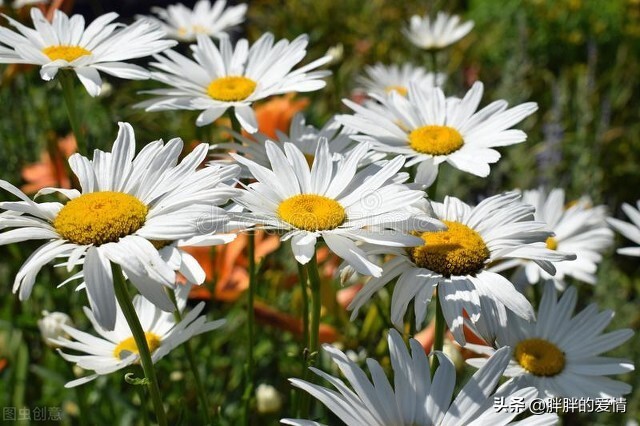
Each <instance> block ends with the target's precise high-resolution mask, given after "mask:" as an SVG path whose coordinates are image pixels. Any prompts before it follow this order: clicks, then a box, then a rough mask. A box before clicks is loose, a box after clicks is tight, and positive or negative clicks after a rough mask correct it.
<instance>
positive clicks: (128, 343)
mask: <svg viewBox="0 0 640 426" xmlns="http://www.w3.org/2000/svg"><path fill="white" fill-rule="evenodd" d="M144 338H145V339H146V340H147V346H149V352H150V353H151V354H153V352H154V351H155V350H156V349H158V347H159V346H160V337H158V335H156V334H154V333H151V332H147V333H144ZM139 353H140V352H139V351H138V345H136V341H135V339H134V338H133V336H131V337H129V338H127V339H124V340H123V341H122V342H120V343H118V346H116V348H115V349H114V350H113V356H115V357H116V358H119V359H124V358H126V357H127V356H129V355H130V354H139Z"/></svg>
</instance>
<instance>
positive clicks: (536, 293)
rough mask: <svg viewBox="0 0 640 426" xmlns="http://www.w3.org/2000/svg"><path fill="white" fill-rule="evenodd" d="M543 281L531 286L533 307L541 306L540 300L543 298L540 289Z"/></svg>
mask: <svg viewBox="0 0 640 426" xmlns="http://www.w3.org/2000/svg"><path fill="white" fill-rule="evenodd" d="M541 285H542V284H541V283H537V284H534V285H532V286H531V289H532V291H533V307H534V308H536V310H537V309H538V307H539V306H540V301H541V300H542V291H541V290H540V287H541Z"/></svg>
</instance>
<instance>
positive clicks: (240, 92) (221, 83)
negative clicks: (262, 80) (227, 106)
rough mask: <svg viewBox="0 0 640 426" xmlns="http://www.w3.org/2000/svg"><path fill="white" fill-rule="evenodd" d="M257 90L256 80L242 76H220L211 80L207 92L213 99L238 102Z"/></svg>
mask: <svg viewBox="0 0 640 426" xmlns="http://www.w3.org/2000/svg"><path fill="white" fill-rule="evenodd" d="M254 90H256V82H255V81H253V80H251V79H249V78H246V77H242V76H237V77H220V78H217V79H215V80H213V81H212V82H211V84H209V87H207V93H208V94H209V96H211V97H212V98H213V99H215V100H218V101H224V102H236V101H242V100H245V99H247V98H248V97H249V96H250V95H251V94H252V93H253V91H254Z"/></svg>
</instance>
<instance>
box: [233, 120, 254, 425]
mask: <svg viewBox="0 0 640 426" xmlns="http://www.w3.org/2000/svg"><path fill="white" fill-rule="evenodd" d="M227 115H228V116H229V120H231V128H232V129H233V130H234V131H235V132H236V133H242V127H241V126H240V122H239V121H238V119H237V118H236V116H235V114H234V113H233V110H232V109H229V110H227ZM247 236H248V243H247V257H248V259H249V290H248V300H247V334H248V336H247V341H248V343H249V347H248V350H247V363H246V364H245V378H246V383H245V388H244V394H243V395H242V400H243V402H244V422H243V423H244V424H246V425H249V424H250V422H251V399H252V396H253V372H254V364H255V362H254V359H253V356H254V355H253V346H254V344H255V342H254V328H255V327H254V323H255V315H254V311H253V304H254V298H255V291H256V282H257V276H256V256H255V244H256V240H255V234H254V233H253V231H249V232H247Z"/></svg>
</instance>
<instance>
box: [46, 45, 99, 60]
mask: <svg viewBox="0 0 640 426" xmlns="http://www.w3.org/2000/svg"><path fill="white" fill-rule="evenodd" d="M42 53H44V54H45V55H47V56H48V57H49V59H51V60H52V61H57V60H58V59H62V60H65V61H67V62H71V61H74V60H76V59H78V58H79V57H81V56H86V55H91V52H90V51H89V50H87V49H85V48H84V47H80V46H49V47H45V48H44V49H42Z"/></svg>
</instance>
